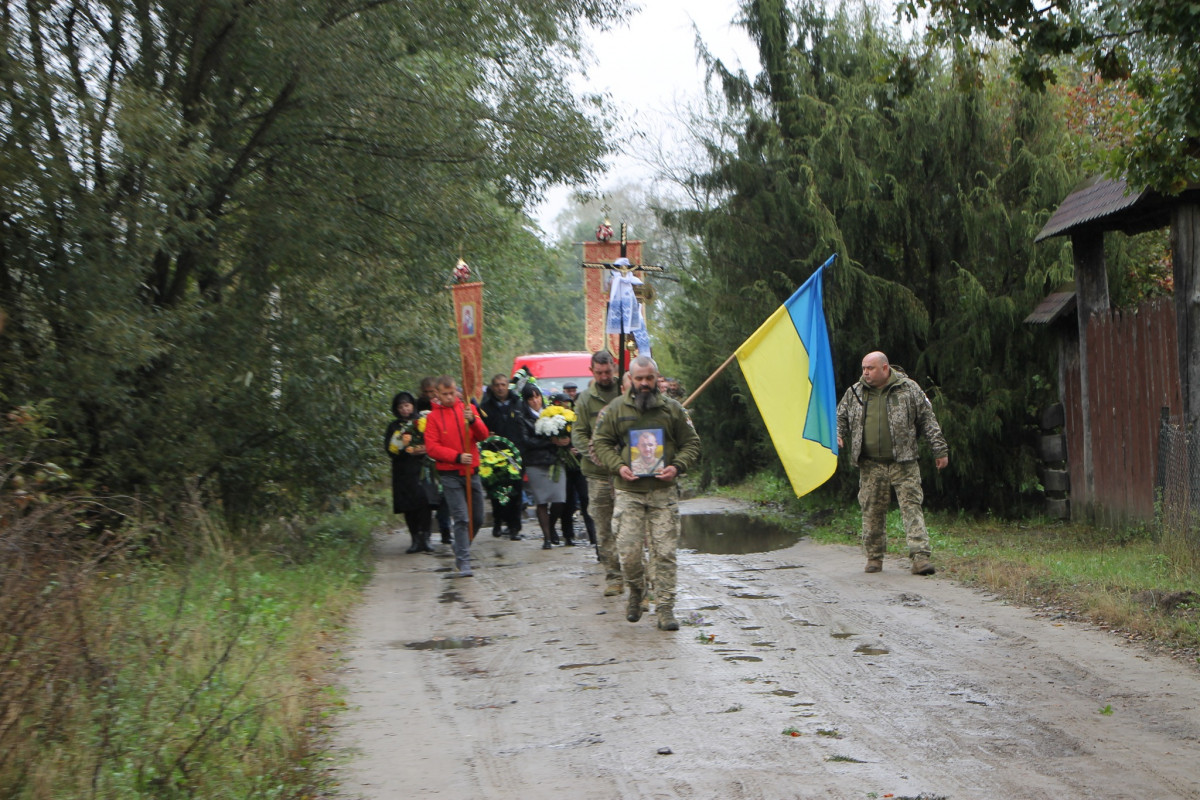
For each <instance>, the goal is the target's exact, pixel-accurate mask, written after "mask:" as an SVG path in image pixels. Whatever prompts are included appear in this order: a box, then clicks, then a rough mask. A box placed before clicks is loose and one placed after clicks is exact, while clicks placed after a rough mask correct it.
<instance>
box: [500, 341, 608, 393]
mask: <svg viewBox="0 0 1200 800" xmlns="http://www.w3.org/2000/svg"><path fill="white" fill-rule="evenodd" d="M591 366H592V354H591V353H588V352H586V351H580V352H570V353H526V354H525V355H523V356H517V357H516V358H514V359H513V366H512V372H510V373H509V374H510V375H513V374H516V372H517V370H519V369H520V368H521V367H528V368H529V371H530V372H531V373H533V375H534V376H535V377H537V384H538V388H540V389H541V390H542V394H550V393H552V392H561V391H562V387H563V384H564V383H573V384H575V385H576V386H577V387H579V391H581V392H582V391H583V390H584V389H586V388H587V386H588V384H589V383H591V382H592V372H591Z"/></svg>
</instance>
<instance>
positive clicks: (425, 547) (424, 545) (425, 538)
mask: <svg viewBox="0 0 1200 800" xmlns="http://www.w3.org/2000/svg"><path fill="white" fill-rule="evenodd" d="M420 535H421V551H420V552H422V553H432V552H433V548H432V547H430V546H429V531H421V534H420Z"/></svg>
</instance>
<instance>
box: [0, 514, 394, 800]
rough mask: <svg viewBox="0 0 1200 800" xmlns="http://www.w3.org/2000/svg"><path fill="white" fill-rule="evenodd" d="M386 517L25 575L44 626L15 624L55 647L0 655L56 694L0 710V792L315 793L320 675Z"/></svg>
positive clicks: (331, 697)
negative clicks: (43, 634)
mask: <svg viewBox="0 0 1200 800" xmlns="http://www.w3.org/2000/svg"><path fill="white" fill-rule="evenodd" d="M380 519H381V515H380V513H379V511H378V510H375V509H371V508H358V509H354V510H351V511H349V512H346V513H344V514H340V515H338V516H336V517H328V518H326V519H324V520H322V521H321V522H320V523H319V524H318V525H315V526H303V525H299V524H294V523H292V524H285V525H282V526H278V527H277V529H275V530H268V531H264V532H261V533H260V535H259V541H258V542H257V543H256V544H255V545H254V546H253V547H247V546H246V545H245V544H244V543H235V542H234V541H233V540H232V539H231V537H229V536H227V535H225V534H223V533H222V532H220V531H219V530H215V529H209V530H206V531H204V534H203V535H202V536H201V535H191V536H188V535H187V534H185V533H182V532H177V533H178V535H179V541H180V542H181V543H180V545H179V546H178V548H177V549H178V554H177V555H176V556H175V557H166V558H160V559H157V560H153V561H152V560H148V559H145V558H141V557H133V556H130V555H127V554H126V555H121V554H119V553H118V554H111V555H109V556H107V557H106V558H105V559H103V560H102V561H91V562H87V563H83V564H78V565H75V567H74V568H73V569H72V571H70V574H69V575H68V570H67V567H66V566H65V565H63V564H58V565H56V567H55V569H56V571H55V572H54V575H55V576H57V579H56V580H53V581H44V580H41V579H40V578H39V580H40V583H38V582H34V581H33V579H34V578H38V577H39V576H37V575H34V574H32V573H31V574H30V578H31V582H30V583H29V585H28V586H27V587H25V588H26V589H27V590H31V589H33V588H35V587H38V586H40V588H39V589H38V590H39V591H40V592H41V593H42V595H43V596H42V598H41V599H42V601H43V602H41V603H40V605H39V608H41V609H42V610H43V611H44V612H45V618H44V619H42V620H40V622H38V624H39V625H40V626H41V628H30V629H28V630H27V631H26V632H27V633H31V634H35V633H37V632H38V631H39V630H41V631H47V632H48V631H53V632H54V645H53V647H45V648H31V647H24V648H23V649H21V650H20V651H19V652H17V651H16V650H15V649H13V648H14V644H13V643H12V642H11V641H10V642H9V645H8V647H9V649H7V650H5V651H4V655H6V656H8V657H9V661H8V665H9V667H10V668H11V667H12V665H13V661H12V659H17V660H18V661H19V662H20V665H21V669H22V670H24V673H25V674H29V675H33V676H37V678H38V680H40V681H42V682H44V683H45V684H46V685H50V686H53V687H54V688H53V690H52V691H51V692H44V691H26V692H15V693H12V694H10V696H9V697H7V698H5V699H4V700H3V701H0V703H2V704H3V705H4V708H3V709H0V710H3V711H5V712H6V713H7V714H9V715H12V716H13V717H15V718H16V719H18V720H19V723H18V725H17V726H15V727H14V728H9V729H6V731H5V732H4V733H5V735H4V736H2V737H0V746H2V747H3V752H4V755H3V756H0V795H2V796H4V797H11V798H21V799H23V800H25V799H27V800H43V798H44V799H45V800H51V799H52V798H53V800H63V799H65V798H85V797H86V798H112V799H113V800H117V799H118V798H119V799H120V800H126V799H132V798H156V799H159V798H161V799H163V800H170V799H171V798H195V797H203V798H206V800H220V799H221V798H228V800H235V799H236V800H250V799H257V798H264V800H265V799H269V798H290V797H296V796H300V795H301V794H303V793H304V792H303V789H304V788H305V787H307V786H313V785H316V784H318V783H319V782H320V776H321V770H318V769H310V768H308V767H309V766H310V765H308V764H307V759H308V758H309V757H310V754H311V753H312V752H314V751H315V742H314V735H316V732H318V731H319V729H320V728H319V725H317V724H316V723H317V722H318V719H317V717H318V716H319V714H320V713H321V711H322V710H323V709H327V708H331V707H335V706H336V705H337V704H338V703H339V700H338V698H337V696H336V692H335V691H334V690H332V689H331V688H330V687H328V686H327V685H326V683H325V681H324V678H323V676H324V675H326V674H327V672H328V667H329V664H328V663H327V662H328V659H329V658H330V657H331V656H332V654H334V653H335V652H336V649H337V645H338V639H339V636H340V634H341V625H342V620H343V619H344V617H345V614H346V613H347V611H348V609H349V608H350V607H351V606H352V605H353V604H354V603H355V602H357V600H358V597H359V590H360V588H361V586H362V585H363V583H364V582H365V580H366V578H367V577H368V575H369V568H370V564H369V558H368V553H369V547H368V544H369V538H370V536H369V535H370V531H371V529H372V527H373V526H375V525H376V524H377V523H378V522H379V520H380ZM192 533H193V534H195V532H192ZM5 599H6V601H13V600H14V598H12V597H8V598H5ZM30 607H32V606H30ZM31 624H32V623H31ZM15 675H16V672H15V671H11V670H10V673H9V674H6V675H3V676H0V678H4V679H6V683H5V685H6V686H9V687H12V686H14V685H16V684H14V683H12V682H11V681H8V680H7V679H8V678H10V677H13V676H15Z"/></svg>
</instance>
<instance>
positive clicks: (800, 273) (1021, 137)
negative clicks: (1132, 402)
mask: <svg viewBox="0 0 1200 800" xmlns="http://www.w3.org/2000/svg"><path fill="white" fill-rule="evenodd" d="M743 12H744V15H745V24H746V27H747V29H748V30H749V31H750V33H751V35H752V36H753V37H754V39H755V40H756V41H757V42H758V44H759V51H760V58H761V61H762V66H763V70H762V73H761V74H760V75H759V76H757V78H755V79H754V80H751V79H750V78H749V77H748V76H745V75H735V74H732V73H730V72H728V71H726V70H724V69H723V66H722V65H721V64H719V63H713V64H712V68H713V70H714V72H715V73H716V74H717V75H718V76H719V77H720V78H721V85H722V87H723V90H724V96H725V99H726V101H727V103H728V104H729V107H730V109H731V111H730V114H731V117H732V120H731V122H730V123H729V124H731V125H732V124H736V125H738V126H739V127H740V130H741V134H740V135H739V136H738V138H737V140H736V146H735V147H734V148H730V149H722V148H718V147H715V146H712V147H711V148H710V152H711V154H712V158H713V166H712V169H711V170H710V171H708V172H706V173H703V174H697V175H694V176H693V180H694V181H695V182H697V184H699V185H702V186H703V187H704V188H705V190H706V191H708V192H711V193H712V194H713V195H714V196H715V197H717V198H718V202H717V204H716V206H715V207H714V208H712V209H701V210H691V211H686V210H685V211H681V212H679V213H677V214H675V215H674V216H673V217H672V219H673V221H675V222H676V223H678V224H680V225H683V226H684V227H685V228H686V229H687V230H689V231H692V232H694V233H695V234H697V235H699V236H701V237H702V240H703V242H704V257H703V258H702V259H701V269H700V270H698V278H697V280H696V281H694V282H690V283H688V284H686V285H685V287H684V302H682V303H681V304H680V306H679V308H678V309H677V311H676V313H675V314H674V315H673V317H672V322H673V324H675V325H677V326H679V327H680V328H682V329H684V330H686V331H688V334H689V338H690V341H693V342H697V343H699V347H697V348H696V350H695V352H694V355H690V356H684V355H682V354H681V358H683V359H684V360H685V361H686V363H687V364H688V368H689V372H690V373H691V374H690V375H689V378H690V379H691V380H699V379H702V378H703V377H704V376H705V375H707V373H708V372H709V371H711V370H712V369H713V368H714V367H715V366H716V365H718V364H720V363H721V361H723V360H724V358H725V357H726V356H727V355H728V354H729V353H730V352H732V351H733V350H734V349H735V348H736V347H737V345H739V344H740V343H741V342H742V341H743V340H744V339H745V338H746V337H747V336H748V335H749V334H750V333H751V332H753V330H754V329H755V328H756V327H757V326H758V325H759V324H761V322H762V321H764V320H765V319H766V318H767V316H768V315H769V314H770V313H771V312H772V311H774V309H775V308H777V307H778V306H779V304H781V303H782V302H783V301H784V300H786V299H787V297H788V296H790V294H791V293H792V292H793V291H795V289H796V288H797V287H798V286H799V285H800V284H801V283H802V282H803V281H804V280H805V279H807V278H808V277H809V275H811V273H812V271H813V270H814V269H815V268H816V267H817V266H818V265H819V264H820V263H821V262H823V261H824V260H825V258H827V257H828V255H829V254H830V253H833V252H837V253H839V254H841V258H840V259H839V261H838V263H837V265H836V267H835V268H834V269H833V270H832V271H831V272H830V273H829V274H828V276H827V282H826V312H827V318H828V321H829V324H830V329H831V337H832V343H833V348H834V354H835V373H836V375H837V379H838V381H839V384H840V386H839V390H840V388H843V387H844V386H845V385H847V384H849V383H850V382H852V381H854V380H856V379H857V377H858V375H859V372H860V369H859V364H860V361H861V358H862V356H863V355H864V354H865V353H867V352H869V351H871V350H876V349H880V350H883V351H885V352H887V353H888V355H889V356H890V357H891V359H892V361H893V363H894V364H898V365H901V366H903V367H904V368H906V369H907V371H908V373H909V374H910V376H911V377H913V378H915V379H916V380H917V381H918V382H920V383H921V384H922V386H924V387H925V388H926V390H927V392H928V393H929V395H930V397H931V399H932V401H933V404H934V408H935V410H936V411H937V413H938V416H939V419H940V421H941V422H942V425H943V428H944V429H945V432H946V435H947V438H948V440H949V442H950V445H951V454H952V457H951V467H950V469H949V470H947V471H946V472H945V473H943V474H942V475H941V476H940V480H942V481H943V482H944V484H945V485H944V487H943V488H944V491H943V492H942V494H941V496H943V497H946V498H947V499H949V500H950V501H952V502H955V503H958V504H961V505H966V506H982V505H986V506H989V507H993V508H1000V509H1004V508H1008V507H1010V505H1011V503H1012V502H1013V501H1014V500H1015V499H1017V498H1018V497H1019V496H1020V494H1021V493H1022V492H1023V491H1025V490H1027V489H1028V488H1030V487H1031V486H1032V485H1034V484H1035V481H1036V474H1035V469H1034V466H1035V465H1034V460H1033V451H1032V447H1031V445H1032V436H1031V435H1030V433H1031V431H1030V429H1029V424H1030V422H1031V421H1032V419H1033V415H1032V413H1031V412H1033V411H1034V410H1036V408H1037V407H1038V406H1039V405H1041V404H1044V403H1046V402H1050V401H1051V400H1052V399H1053V395H1052V393H1051V392H1050V391H1049V390H1050V388H1051V387H1052V385H1053V384H1054V381H1053V380H1051V378H1050V376H1051V375H1053V374H1054V365H1053V363H1052V361H1051V359H1050V357H1049V353H1048V352H1047V351H1048V348H1046V347H1045V345H1044V343H1041V342H1038V341H1036V340H1035V338H1034V332H1033V331H1030V330H1028V329H1026V328H1025V327H1024V326H1022V325H1021V320H1022V319H1023V318H1024V316H1025V315H1026V314H1027V313H1028V311H1029V310H1031V309H1032V307H1033V306H1034V305H1035V304H1036V303H1037V302H1038V301H1039V300H1040V299H1041V297H1042V296H1043V295H1044V293H1045V291H1046V290H1047V289H1048V288H1051V287H1053V286H1056V285H1057V284H1058V283H1059V282H1060V281H1062V280H1064V279H1067V278H1068V277H1069V269H1068V268H1066V267H1064V263H1065V262H1064V261H1062V260H1061V259H1060V258H1059V256H1060V255H1061V253H1060V252H1059V251H1058V250H1057V249H1056V248H1054V247H1044V246H1043V247H1039V248H1035V247H1034V244H1033V237H1034V235H1035V234H1036V233H1037V231H1038V230H1039V229H1040V226H1041V224H1042V223H1043V222H1044V220H1045V218H1046V216H1047V215H1048V214H1049V211H1050V210H1051V209H1052V208H1053V207H1054V206H1055V205H1056V204H1057V203H1058V202H1059V200H1061V198H1062V197H1063V196H1064V195H1065V193H1066V191H1067V189H1068V188H1069V187H1070V185H1071V184H1072V182H1073V178H1074V176H1073V175H1072V174H1071V170H1070V169H1069V166H1068V165H1067V163H1066V162H1065V160H1064V159H1063V158H1062V156H1061V155H1060V153H1061V152H1062V151H1063V136H1064V128H1063V126H1062V125H1061V124H1060V123H1059V122H1058V121H1057V119H1056V116H1055V107H1054V103H1055V100H1054V99H1053V98H1047V97H1044V96H1038V95H1035V94H1033V93H1031V92H1029V91H1027V90H1025V89H1023V88H1022V87H1021V86H1019V85H1018V84H1016V83H1015V82H1013V81H1011V80H1007V79H1005V78H1004V76H1003V75H1000V74H997V71H996V70H992V69H990V68H989V67H988V66H987V65H986V64H981V63H974V62H969V61H966V60H961V59H960V60H958V61H955V62H951V63H946V62H945V61H944V60H942V59H941V58H939V57H938V55H937V54H936V53H933V52H930V51H925V50H922V49H921V48H920V47H918V46H916V45H914V44H912V43H906V42H904V41H903V40H902V39H901V38H900V36H899V35H898V33H897V32H895V31H894V30H890V29H888V28H887V27H885V26H884V25H883V24H881V23H880V22H879V21H878V20H877V19H876V18H875V16H874V14H873V13H872V12H871V11H870V10H869V9H862V10H859V11H857V12H854V13H852V12H851V11H850V10H848V9H847V8H846V7H842V8H841V9H839V10H838V11H836V12H835V13H832V14H831V13H827V12H826V11H825V10H824V9H823V8H822V7H821V6H820V5H818V4H815V3H807V2H802V3H799V4H797V5H796V6H794V7H788V6H786V5H785V4H784V3H783V2H782V0H760V1H758V2H747V3H745V4H744V6H743ZM955 88H959V89H961V90H962V91H953V89H955ZM751 408H753V403H752V401H751V398H750V397H749V395H748V393H747V391H746V389H745V386H744V383H743V382H742V380H741V379H740V376H739V375H738V374H737V373H736V371H732V370H731V371H729V374H728V375H727V376H726V377H724V378H722V379H721V380H719V381H718V382H717V383H716V384H715V385H714V386H713V387H712V388H711V389H710V390H709V391H708V393H707V394H706V395H705V396H704V397H703V398H702V399H700V400H698V401H697V404H696V408H695V411H694V415H695V418H696V421H697V424H698V425H699V426H701V427H702V428H703V429H704V431H705V435H706V440H709V441H712V443H713V446H712V447H711V452H717V453H721V457H720V458H719V459H710V460H709V461H708V462H707V467H706V468H707V470H708V471H709V474H710V475H711V476H712V477H714V478H715V479H717V480H731V479H734V478H737V477H740V475H742V474H743V473H744V472H745V471H746V470H747V469H748V468H754V467H756V466H760V465H763V464H766V463H774V457H773V456H772V455H771V451H772V445H771V444H770V442H769V440H768V439H767V437H766V436H765V431H764V430H763V428H762V427H761V424H760V423H759V422H758V421H757V414H756V413H754V412H750V411H749V409H751ZM840 475H841V476H842V477H843V480H844V476H845V475H846V471H845V470H843V471H842V472H841V473H840Z"/></svg>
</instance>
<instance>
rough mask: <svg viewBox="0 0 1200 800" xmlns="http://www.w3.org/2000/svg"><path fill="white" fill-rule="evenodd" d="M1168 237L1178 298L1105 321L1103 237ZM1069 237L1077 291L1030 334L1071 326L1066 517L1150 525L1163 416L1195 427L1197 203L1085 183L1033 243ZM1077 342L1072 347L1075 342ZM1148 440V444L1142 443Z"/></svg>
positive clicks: (1199, 282)
mask: <svg viewBox="0 0 1200 800" xmlns="http://www.w3.org/2000/svg"><path fill="white" fill-rule="evenodd" d="M1166 226H1170V228H1171V251H1172V260H1173V277H1174V281H1175V296H1174V300H1173V302H1169V303H1168V302H1163V301H1159V302H1158V303H1157V304H1150V305H1147V306H1145V307H1144V308H1139V309H1134V310H1126V311H1120V312H1117V311H1113V310H1112V309H1111V308H1110V305H1111V304H1110V301H1109V293H1108V275H1107V272H1106V268H1105V258H1104V234H1105V233H1106V232H1107V231H1121V232H1124V233H1127V234H1137V233H1144V232H1146V231H1150V230H1155V229H1158V228H1162V227H1166ZM1055 236H1070V237H1071V249H1072V254H1073V259H1074V264H1075V285H1074V287H1073V291H1071V289H1070V288H1069V287H1064V289H1062V290H1060V291H1058V292H1056V293H1055V294H1054V295H1051V296H1050V297H1047V298H1046V300H1044V301H1043V302H1042V303H1041V304H1040V305H1039V306H1038V308H1037V309H1035V310H1034V312H1033V313H1032V314H1030V315H1029V317H1027V318H1026V320H1025V321H1026V322H1027V323H1031V324H1047V325H1049V324H1050V323H1053V322H1054V321H1056V320H1063V319H1066V318H1069V316H1070V315H1071V311H1072V308H1071V304H1072V303H1073V304H1074V310H1075V311H1076V314H1075V330H1074V336H1072V337H1068V339H1067V340H1066V346H1065V347H1064V349H1063V350H1062V351H1060V386H1059V390H1060V396H1061V398H1062V400H1063V403H1064V406H1065V428H1066V439H1067V453H1068V458H1067V461H1068V466H1069V470H1070V474H1071V477H1070V485H1071V501H1072V502H1071V510H1072V516H1074V517H1077V518H1078V517H1089V518H1090V517H1092V516H1093V515H1094V513H1095V512H1096V511H1097V510H1101V509H1102V510H1108V511H1117V512H1119V513H1121V514H1122V515H1123V516H1129V515H1131V516H1144V515H1145V514H1147V513H1153V492H1154V480H1155V479H1156V475H1155V474H1154V473H1155V470H1154V467H1153V463H1154V462H1153V455H1154V452H1155V451H1156V449H1157V437H1156V433H1155V432H1156V429H1157V425H1158V421H1159V420H1160V419H1161V417H1162V409H1163V408H1166V409H1168V413H1170V414H1172V415H1174V416H1176V417H1177V418H1178V420H1179V421H1180V422H1181V424H1182V425H1183V426H1184V427H1185V428H1186V429H1188V430H1192V429H1195V426H1196V424H1197V423H1198V422H1200V296H1197V292H1200V191H1198V190H1197V189H1196V188H1189V189H1188V190H1186V191H1184V192H1182V193H1181V194H1179V195H1175V196H1167V195H1162V194H1159V193H1157V192H1154V191H1151V190H1148V189H1144V190H1140V191H1139V190H1135V189H1131V188H1130V187H1129V186H1128V185H1127V183H1126V182H1125V181H1124V180H1111V179H1107V178H1093V179H1090V180H1088V181H1086V182H1085V183H1083V184H1082V185H1080V186H1079V187H1078V188H1076V189H1075V190H1074V191H1073V192H1072V193H1071V194H1070V195H1068V196H1067V198H1066V199H1065V200H1063V202H1062V204H1061V205H1060V206H1059V207H1058V209H1057V210H1056V211H1055V212H1054V214H1053V215H1051V217H1050V219H1049V220H1048V221H1047V222H1046V225H1045V227H1043V228H1042V231H1041V232H1040V233H1039V234H1038V235H1037V237H1036V239H1035V241H1038V242H1040V241H1044V240H1046V239H1049V238H1051V237H1055ZM1072 340H1073V341H1072ZM1148 440H1152V441H1148Z"/></svg>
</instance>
